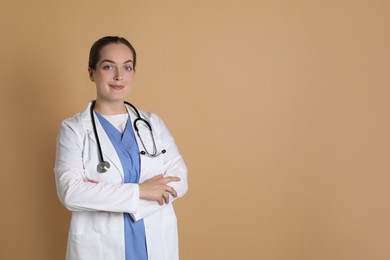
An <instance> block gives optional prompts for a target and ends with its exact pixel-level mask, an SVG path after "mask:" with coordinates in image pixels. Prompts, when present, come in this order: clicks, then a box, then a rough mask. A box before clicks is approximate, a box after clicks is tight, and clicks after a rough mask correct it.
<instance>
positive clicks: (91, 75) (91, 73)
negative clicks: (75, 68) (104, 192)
mask: <svg viewBox="0 0 390 260" xmlns="http://www.w3.org/2000/svg"><path fill="white" fill-rule="evenodd" d="M93 72H94V71H93V69H91V68H88V74H89V79H90V80H91V81H92V82H95V79H94V78H93Z"/></svg>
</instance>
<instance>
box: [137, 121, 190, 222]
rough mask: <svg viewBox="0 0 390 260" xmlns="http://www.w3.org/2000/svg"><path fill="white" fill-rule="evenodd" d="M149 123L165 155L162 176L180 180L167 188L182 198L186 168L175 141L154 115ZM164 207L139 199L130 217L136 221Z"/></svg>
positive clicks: (185, 186) (171, 200)
mask: <svg viewBox="0 0 390 260" xmlns="http://www.w3.org/2000/svg"><path fill="white" fill-rule="evenodd" d="M150 121H151V122H152V126H153V129H154V130H153V131H155V132H156V133H158V134H159V138H161V141H162V144H163V147H164V149H165V150H166V153H165V154H164V168H165V171H164V176H165V177H167V176H177V177H180V179H181V180H180V181H179V182H170V183H168V185H169V186H171V187H173V188H174V189H175V190H176V192H177V198H180V197H182V196H184V194H185V193H186V192H187V190H188V177H187V167H186V165H185V162H184V160H183V157H182V155H181V154H180V152H179V149H178V147H177V146H176V143H175V140H174V139H173V137H172V135H171V133H170V132H169V130H168V128H167V127H166V126H165V124H164V122H163V121H162V119H161V118H160V117H158V116H157V115H156V114H151V117H150ZM177 198H174V197H173V196H170V202H169V203H172V202H173V201H174V200H176V199H177ZM165 206H166V205H162V206H161V205H159V204H158V202H156V201H148V200H143V199H141V200H140V202H139V207H138V210H137V211H136V212H135V213H132V214H131V216H132V218H133V219H134V220H136V221H137V220H140V219H142V218H144V217H146V216H148V215H150V214H153V213H154V212H156V211H157V210H160V209H161V208H163V207H165Z"/></svg>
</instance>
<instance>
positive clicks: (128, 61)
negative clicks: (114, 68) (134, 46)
mask: <svg viewBox="0 0 390 260" xmlns="http://www.w3.org/2000/svg"><path fill="white" fill-rule="evenodd" d="M103 62H109V63H114V64H115V62H114V61H112V60H107V59H106V60H102V61H101V62H100V63H103ZM130 62H131V63H133V61H132V60H127V61H125V62H123V64H126V63H130Z"/></svg>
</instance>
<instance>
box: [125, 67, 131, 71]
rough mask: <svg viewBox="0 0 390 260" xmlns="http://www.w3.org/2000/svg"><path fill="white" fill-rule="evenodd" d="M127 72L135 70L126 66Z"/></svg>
mask: <svg viewBox="0 0 390 260" xmlns="http://www.w3.org/2000/svg"><path fill="white" fill-rule="evenodd" d="M125 71H128V72H131V71H133V68H132V67H131V66H125Z"/></svg>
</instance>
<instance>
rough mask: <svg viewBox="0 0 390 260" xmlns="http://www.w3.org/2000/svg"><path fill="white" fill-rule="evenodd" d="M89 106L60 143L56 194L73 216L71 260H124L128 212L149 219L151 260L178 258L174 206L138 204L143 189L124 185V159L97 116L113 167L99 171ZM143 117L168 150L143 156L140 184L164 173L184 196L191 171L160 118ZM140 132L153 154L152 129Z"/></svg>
mask: <svg viewBox="0 0 390 260" xmlns="http://www.w3.org/2000/svg"><path fill="white" fill-rule="evenodd" d="M90 105H91V104H89V106H88V108H87V109H86V110H84V111H83V112H81V113H78V114H76V115H75V116H74V117H72V118H70V119H67V120H64V121H63V122H62V125H61V129H60V132H59V135H58V139H57V157H56V162H55V169H54V171H55V177H56V185H57V192H58V196H59V199H60V201H61V202H62V203H63V204H64V205H65V207H66V208H68V209H69V210H71V211H72V219H71V224H70V230H69V237H68V247H67V256H66V259H67V260H125V241H124V220H123V212H127V213H130V215H131V217H132V218H133V219H134V220H140V219H143V220H144V224H145V233H146V243H147V250H148V258H149V260H176V259H179V255H178V234H177V220H176V215H175V212H174V209H173V206H172V203H171V202H170V203H169V204H167V205H164V206H160V205H159V204H158V202H156V201H146V200H142V199H139V186H138V184H131V183H129V184H123V178H124V177H123V176H124V175H123V169H122V165H121V162H120V160H119V157H118V155H117V153H116V151H115V148H114V146H113V145H112V143H111V141H110V139H109V137H108V136H107V135H106V133H105V131H104V129H103V128H102V126H101V125H100V123H99V120H98V119H97V118H96V117H95V122H96V128H97V132H98V136H99V139H100V143H101V147H102V151H103V158H104V160H106V161H108V162H109V163H110V164H111V168H110V169H109V170H108V171H107V172H106V173H98V172H97V170H96V168H97V164H98V163H99V158H98V150H97V145H96V139H95V136H94V133H93V128H92V123H91V118H90V110H89V107H90ZM128 110H129V113H130V115H131V119H132V121H134V119H135V118H136V114H135V113H134V111H132V109H131V108H128ZM140 113H141V115H142V117H143V118H145V119H146V120H147V121H149V122H150V124H151V125H152V128H153V134H154V137H155V141H156V144H157V149H158V150H159V151H161V150H162V149H165V150H166V153H165V154H162V155H159V156H157V157H155V158H150V157H148V156H145V155H140V157H141V164H140V183H142V182H143V181H145V180H147V179H149V178H151V177H153V176H155V175H158V174H161V173H164V174H165V176H179V177H180V178H181V181H180V182H171V183H169V184H168V185H170V186H172V187H173V188H175V190H176V191H177V193H178V197H181V196H183V195H184V194H185V193H186V192H187V188H188V186H187V168H186V165H185V163H184V161H183V158H182V156H181V155H180V153H179V151H178V148H177V146H176V144H175V142H174V139H173V138H172V136H171V134H170V133H169V131H168V129H167V128H166V126H165V125H164V123H163V121H162V120H161V119H160V118H159V117H158V116H157V115H156V114H153V113H146V112H143V111H140ZM139 131H140V135H141V137H142V140H143V141H144V143H145V145H146V147H147V148H148V150H149V151H153V149H152V147H153V146H152V140H151V137H150V132H149V130H148V128H146V127H143V126H142V125H139ZM134 134H135V136H136V139H137V142H138V147H139V149H140V150H143V149H142V144H141V142H140V140H139V138H138V136H137V134H136V132H135V133H134ZM85 179H89V180H96V181H98V183H97V184H95V183H91V182H86V181H84V180H85ZM171 201H173V198H172V197H171Z"/></svg>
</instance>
